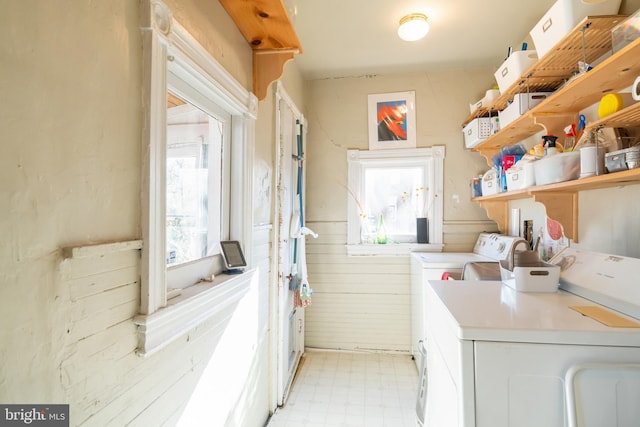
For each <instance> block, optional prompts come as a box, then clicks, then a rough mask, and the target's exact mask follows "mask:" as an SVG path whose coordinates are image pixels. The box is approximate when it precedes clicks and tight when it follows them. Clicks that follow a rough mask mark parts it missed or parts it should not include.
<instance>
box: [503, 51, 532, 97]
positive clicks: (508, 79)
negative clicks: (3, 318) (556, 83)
mask: <svg viewBox="0 0 640 427" xmlns="http://www.w3.org/2000/svg"><path fill="white" fill-rule="evenodd" d="M537 61H538V54H537V53H536V51H535V50H520V51H517V52H513V53H512V54H511V55H509V57H508V58H507V59H506V61H504V62H503V63H502V65H501V66H500V67H499V68H498V70H497V71H496V72H495V73H494V76H495V78H496V82H497V83H498V88H499V89H500V92H506V90H507V89H509V87H511V85H512V84H513V83H514V82H516V81H517V80H518V79H519V78H520V77H522V76H523V75H524V73H525V71H527V70H528V69H529V68H531V66H533V64H535V63H536V62H537Z"/></svg>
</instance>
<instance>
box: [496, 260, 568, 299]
mask: <svg viewBox="0 0 640 427" xmlns="http://www.w3.org/2000/svg"><path fill="white" fill-rule="evenodd" d="M503 263H504V260H502V261H500V277H501V278H502V283H504V284H505V285H507V286H508V287H510V288H512V289H515V290H516V291H519V292H555V291H557V290H558V284H559V283H560V267H559V266H557V265H554V264H549V263H546V262H541V263H540V266H537V267H514V268H513V271H511V270H507V269H506V268H505V266H504V265H503Z"/></svg>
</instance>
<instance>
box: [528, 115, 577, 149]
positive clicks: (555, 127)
mask: <svg viewBox="0 0 640 427" xmlns="http://www.w3.org/2000/svg"><path fill="white" fill-rule="evenodd" d="M533 120H534V122H535V123H536V124H538V125H540V126H542V127H543V128H544V132H545V135H555V136H557V137H558V139H559V141H558V143H559V142H560V141H564V135H565V131H564V128H565V127H567V125H569V124H571V123H578V115H577V114H576V113H567V114H559V113H536V114H534V115H533Z"/></svg>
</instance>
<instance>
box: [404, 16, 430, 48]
mask: <svg viewBox="0 0 640 427" xmlns="http://www.w3.org/2000/svg"><path fill="white" fill-rule="evenodd" d="M428 32H429V23H428V22H427V15H425V14H423V13H411V14H409V15H407V16H404V17H402V19H401V20H400V26H399V27H398V36H399V37H400V38H401V39H402V40H406V41H408V42H413V41H416V40H420V39H421V38H423V37H424V36H426V35H427V33H428Z"/></svg>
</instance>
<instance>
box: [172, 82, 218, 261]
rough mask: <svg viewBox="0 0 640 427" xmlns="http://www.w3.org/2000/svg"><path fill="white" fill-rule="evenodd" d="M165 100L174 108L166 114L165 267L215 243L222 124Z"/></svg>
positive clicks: (175, 100) (176, 101) (205, 253)
mask: <svg viewBox="0 0 640 427" xmlns="http://www.w3.org/2000/svg"><path fill="white" fill-rule="evenodd" d="M170 95H171V94H170ZM170 99H171V100H172V102H173V104H174V105H175V106H170V107H169V108H168V112H167V172H166V180H167V181H166V188H167V198H166V203H167V204H166V215H167V216H166V226H167V230H166V231H167V240H166V244H167V265H177V264H182V263H186V262H190V261H195V260H198V259H201V258H204V257H206V256H209V255H212V254H214V253H215V251H216V250H217V242H219V241H220V226H219V224H220V205H221V196H220V174H221V146H222V145H221V144H222V135H223V132H222V127H223V123H222V122H220V121H218V120H216V119H215V118H214V117H211V116H210V115H208V114H206V113H204V112H202V111H201V110H200V109H198V108H196V107H195V106H193V105H191V104H189V103H187V102H184V101H182V100H181V99H179V98H177V97H175V96H170ZM181 102H182V103H181Z"/></svg>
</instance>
